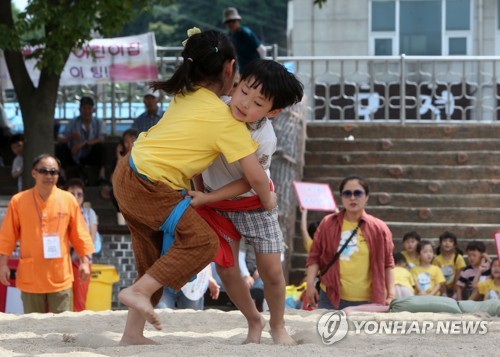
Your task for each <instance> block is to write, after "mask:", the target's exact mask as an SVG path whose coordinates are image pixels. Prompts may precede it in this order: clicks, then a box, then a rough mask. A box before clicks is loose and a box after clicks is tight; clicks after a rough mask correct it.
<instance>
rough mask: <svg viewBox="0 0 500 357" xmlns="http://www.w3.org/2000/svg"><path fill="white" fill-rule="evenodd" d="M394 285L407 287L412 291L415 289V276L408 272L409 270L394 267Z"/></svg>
mask: <svg viewBox="0 0 500 357" xmlns="http://www.w3.org/2000/svg"><path fill="white" fill-rule="evenodd" d="M394 284H395V285H401V286H405V287H407V288H408V289H410V291H413V290H414V289H415V280H414V279H413V275H412V274H411V273H410V272H409V271H408V269H406V268H403V267H398V266H396V267H394Z"/></svg>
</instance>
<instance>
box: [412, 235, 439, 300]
mask: <svg viewBox="0 0 500 357" xmlns="http://www.w3.org/2000/svg"><path fill="white" fill-rule="evenodd" d="M417 253H418V254H419V260H420V265H417V266H414V267H413V268H411V273H412V274H413V278H414V279H415V286H416V289H415V290H416V293H417V294H418V295H440V294H441V293H440V291H441V285H443V284H444V283H445V281H446V280H445V278H444V276H443V273H442V272H441V269H439V268H438V267H437V266H435V265H432V259H434V248H433V247H432V243H431V242H429V241H426V240H423V241H421V242H420V243H418V245H417Z"/></svg>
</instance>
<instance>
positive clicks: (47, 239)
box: [33, 191, 62, 259]
mask: <svg viewBox="0 0 500 357" xmlns="http://www.w3.org/2000/svg"><path fill="white" fill-rule="evenodd" d="M57 198H58V201H59V214H58V220H57V230H56V232H55V233H47V232H45V231H44V229H43V221H42V214H41V213H40V209H39V208H38V204H37V203H36V198H35V192H34V191H33V201H34V202H35V207H36V213H37V214H38V219H39V220H40V228H41V230H42V239H43V257H44V258H45V259H56V258H61V256H62V254H61V239H60V237H59V224H60V223H61V196H60V193H59V192H57ZM45 216H46V215H45V214H43V218H45Z"/></svg>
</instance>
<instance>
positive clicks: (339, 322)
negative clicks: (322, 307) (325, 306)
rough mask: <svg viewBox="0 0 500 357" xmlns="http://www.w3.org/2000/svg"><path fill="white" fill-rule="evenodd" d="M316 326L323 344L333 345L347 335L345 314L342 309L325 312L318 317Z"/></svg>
mask: <svg viewBox="0 0 500 357" xmlns="http://www.w3.org/2000/svg"><path fill="white" fill-rule="evenodd" d="M317 328H318V333H319V335H320V336H321V341H322V342H323V343H324V344H325V345H333V344H334V343H335V342H337V341H340V340H341V339H343V338H344V337H345V336H346V335H347V330H349V325H348V323H347V316H346V314H345V312H344V311H342V310H339V311H332V312H327V313H326V314H323V315H322V316H321V317H320V319H319V321H318V325H317Z"/></svg>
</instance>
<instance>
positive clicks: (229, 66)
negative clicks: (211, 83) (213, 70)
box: [225, 59, 236, 78]
mask: <svg viewBox="0 0 500 357" xmlns="http://www.w3.org/2000/svg"><path fill="white" fill-rule="evenodd" d="M225 67H226V68H225V70H226V73H227V74H228V76H230V77H231V78H234V75H235V73H236V71H235V69H236V60H235V59H232V60H230V61H228V62H227V63H226V65H225Z"/></svg>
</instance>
